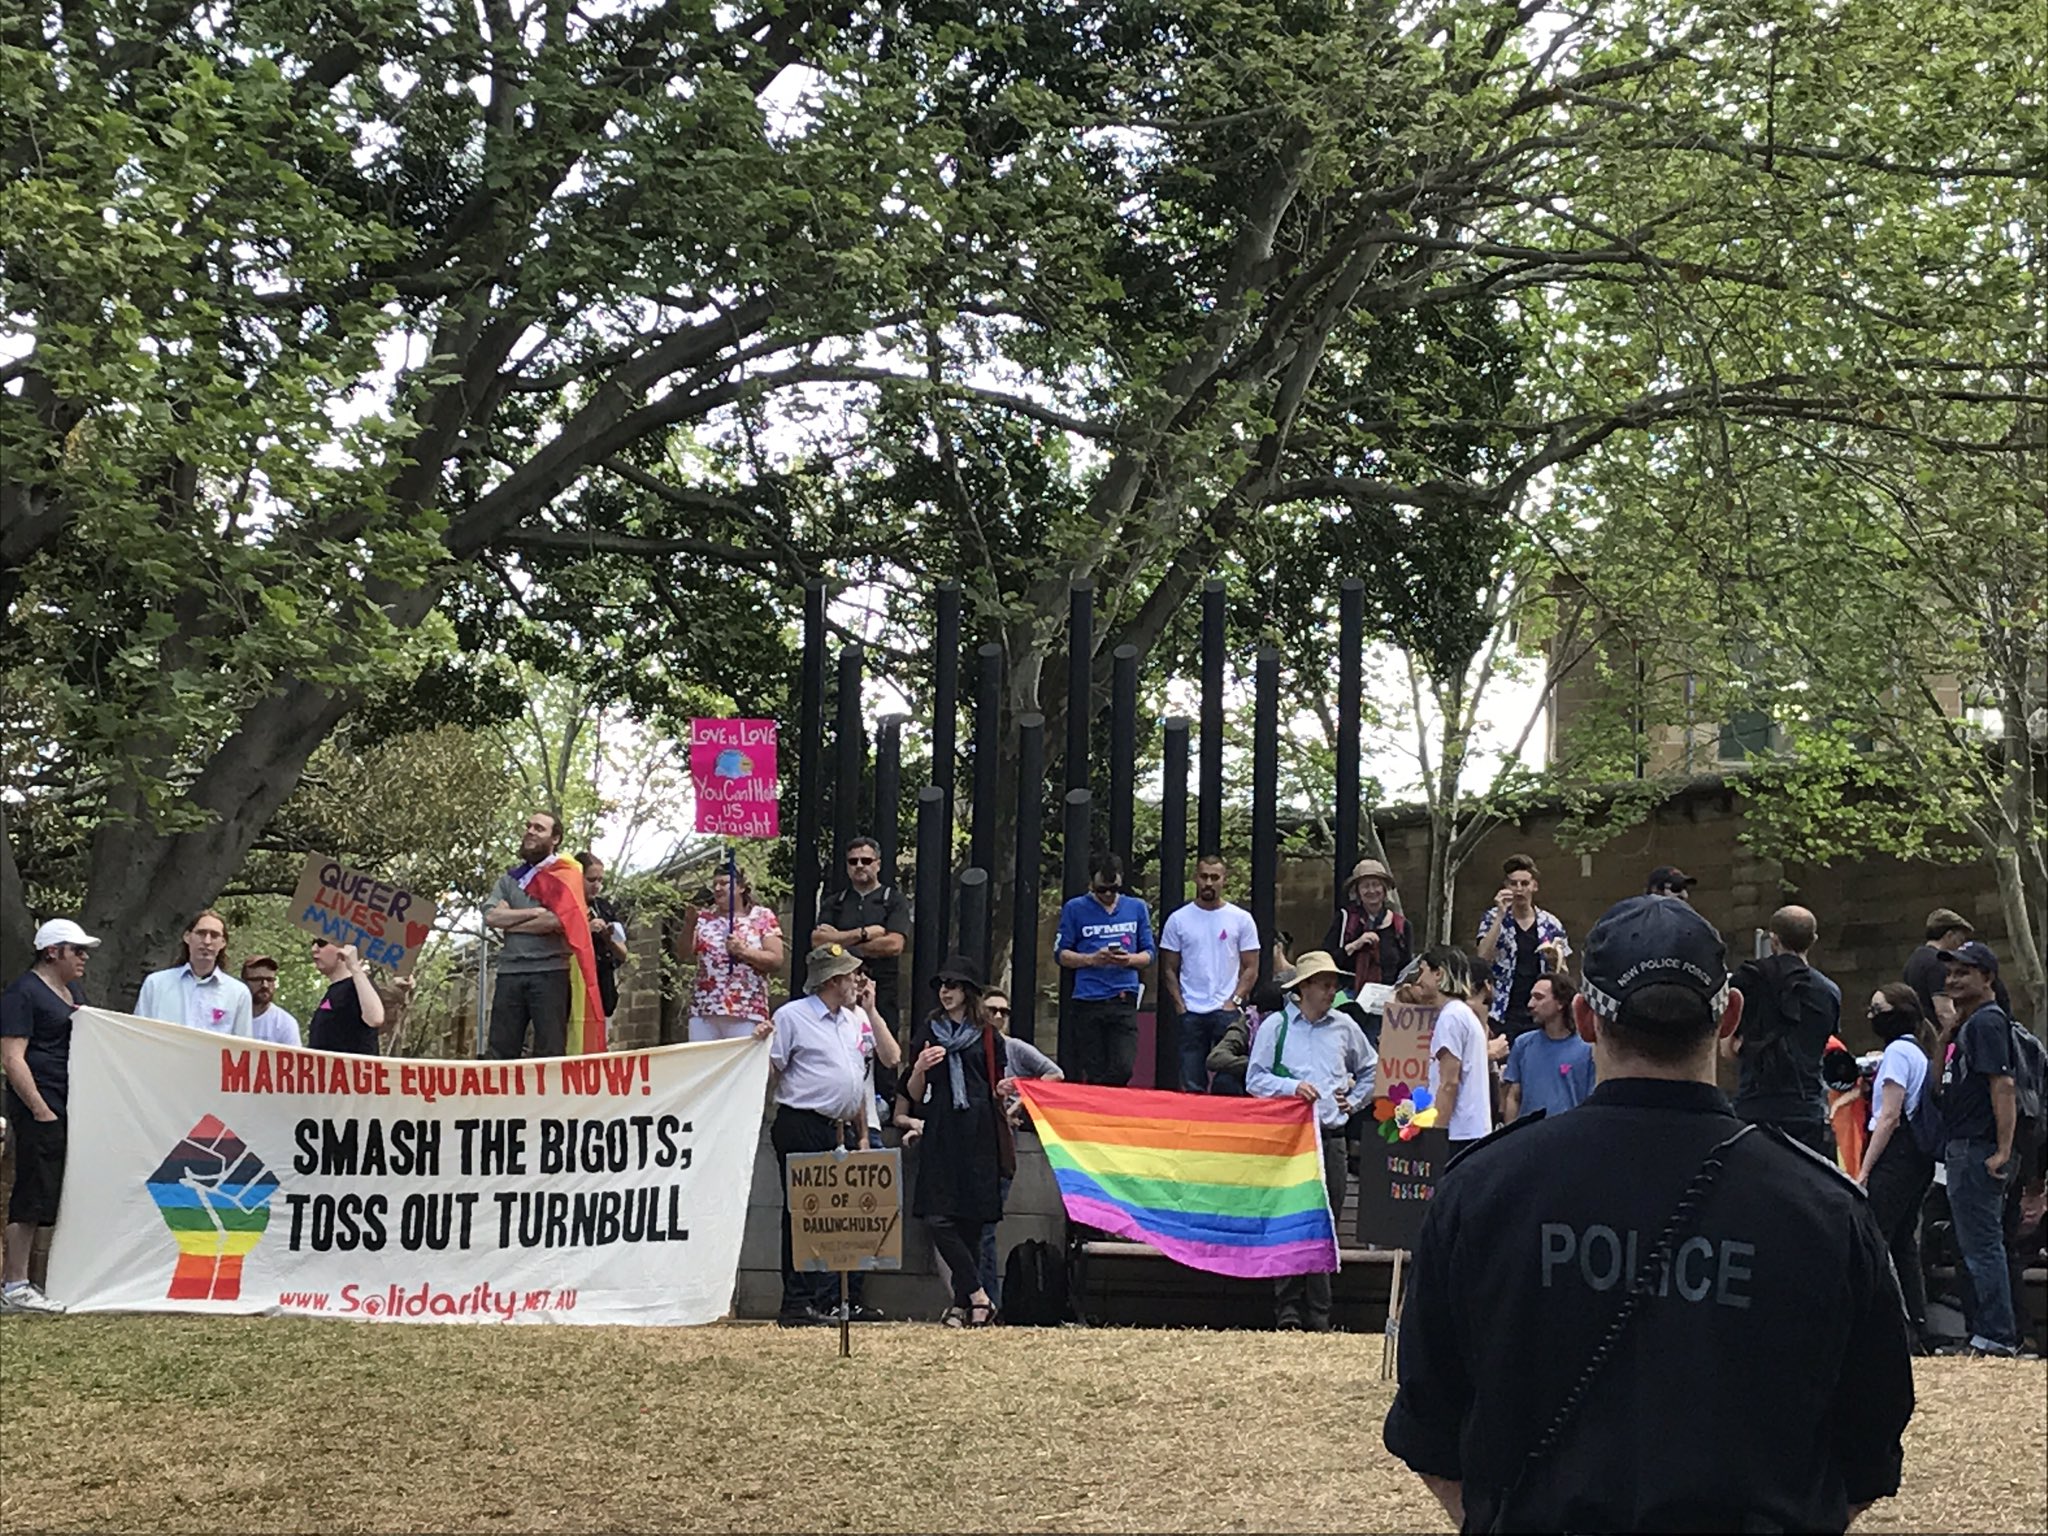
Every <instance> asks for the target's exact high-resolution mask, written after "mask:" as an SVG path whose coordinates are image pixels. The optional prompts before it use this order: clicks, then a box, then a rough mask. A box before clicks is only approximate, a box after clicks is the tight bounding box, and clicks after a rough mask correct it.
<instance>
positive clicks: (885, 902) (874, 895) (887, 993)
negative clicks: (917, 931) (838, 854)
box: [818, 885, 910, 1028]
mask: <svg viewBox="0 0 2048 1536" xmlns="http://www.w3.org/2000/svg"><path fill="white" fill-rule="evenodd" d="M818 921H819V922H820V923H822V924H823V925H824V926H825V927H827V928H838V929H842V930H855V929H860V928H871V929H879V930H881V931H882V932H885V933H900V934H902V935H903V937H904V938H905V939H906V940H907V939H908V938H909V937H910V908H909V907H907V906H905V905H904V902H903V893H902V892H900V891H898V890H897V889H896V887H895V886H893V885H877V886H876V887H875V888H874V889H873V890H871V891H869V892H868V893H867V894H866V895H862V894H861V893H860V892H859V891H856V890H855V889H854V888H853V887H852V886H850V885H849V886H847V887H846V888H845V889H843V890H838V891H834V892H833V893H832V894H831V895H830V896H827V897H826V898H825V901H824V905H823V906H821V907H820V908H819V909H818ZM908 947H909V946H908V945H907V944H906V945H905V948H906V949H907V948H908ZM851 948H852V949H853V951H854V953H855V954H859V953H860V946H859V945H858V944H855V945H852V946H851ZM861 969H862V970H863V971H865V972H866V973H867V974H868V975H870V976H872V977H874V979H875V1012H877V1013H879V1014H880V1015H881V1016H882V1017H883V1018H884V1019H886V1020H888V1022H889V1024H890V1026H891V1027H892V1028H894V1027H896V1026H898V1025H900V1024H901V1023H902V1022H903V1021H902V1019H901V1018H900V1017H899V1016H898V1014H897V1009H896V998H897V993H898V990H899V983H900V981H901V978H902V974H903V956H901V955H885V956H877V957H875V958H873V959H869V960H864V961H863V962H862V964H861Z"/></svg>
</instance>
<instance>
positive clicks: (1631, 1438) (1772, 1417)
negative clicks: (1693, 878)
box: [1385, 896, 1913, 1531]
mask: <svg viewBox="0 0 2048 1536" xmlns="http://www.w3.org/2000/svg"><path fill="white" fill-rule="evenodd" d="M1584 975H1585V981H1584V987H1583V990H1582V991H1581V993H1580V995H1579V997H1578V999H1577V1000H1576V1002H1575V1003H1574V1005H1573V1015H1574V1018H1575V1019H1576V1021H1577V1023H1578V1026H1579V1031H1580V1033H1581V1034H1582V1035H1584V1036H1585V1038H1586V1039H1587V1040H1589V1041H1590V1042H1592V1045H1593V1056H1594V1061H1595V1063H1596V1065H1597V1068H1598V1078H1599V1086H1598V1087H1597V1088H1595V1089H1594V1090H1593V1093H1592V1095H1591V1096H1590V1097H1589V1098H1588V1099H1587V1100H1586V1102H1585V1103H1584V1104H1583V1105H1581V1106H1580V1107H1579V1108H1578V1109H1577V1110H1575V1111H1573V1112H1572V1113H1571V1114H1569V1115H1561V1116H1559V1117H1558V1118H1557V1119H1555V1120H1551V1119H1547V1118H1545V1117H1542V1116H1531V1117H1529V1118H1527V1119H1523V1120H1518V1121H1515V1122H1514V1123H1513V1124H1511V1125H1509V1126H1507V1127H1506V1128H1504V1129H1502V1130H1500V1131H1497V1132H1495V1133H1494V1134H1493V1135H1492V1136H1490V1137H1488V1138H1486V1139H1485V1140H1483V1141H1480V1142H1477V1143H1475V1144H1474V1145H1473V1146H1472V1147H1470V1148H1469V1149H1467V1150H1466V1151H1465V1153H1464V1154H1463V1155H1461V1156H1459V1157H1457V1158H1454V1159H1453V1160H1452V1161H1451V1163H1450V1165H1449V1166H1448V1167H1447V1169H1446V1170H1445V1174H1444V1178H1443V1180H1442V1182H1441V1183H1440V1184H1439V1185H1438V1187H1437V1191H1436V1195H1435V1197H1434V1198H1433V1199H1432V1200H1431V1201H1430V1205H1429V1212H1428V1215H1427V1216H1426V1218H1425V1219H1424V1221H1423V1225H1422V1236H1421V1238H1420V1240H1419V1242H1418V1244H1417V1248H1416V1254H1415V1264H1414V1268H1413V1270H1412V1271H1411V1274H1412V1280H1411V1282H1410V1288H1409V1290H1408V1296H1407V1303H1406V1308H1405V1310H1404V1312H1403V1314H1402V1318H1401V1351H1400V1359H1401V1387H1400V1391H1399V1393H1398V1395H1397V1396H1396V1397H1395V1399H1394V1405H1393V1407H1392V1409H1391V1410H1390V1411H1389V1412H1388V1414H1387V1422H1386V1430H1385V1438H1386V1445H1387V1449H1388V1450H1390V1451H1391V1452H1393V1454H1394V1455H1395V1456H1397V1457H1399V1458H1400V1459H1401V1460H1402V1461H1405V1462H1406V1463H1407V1464H1408V1465H1409V1467H1410V1468H1412V1469H1413V1470H1414V1471H1415V1472H1416V1473H1418V1474H1419V1475H1420V1476H1421V1477H1422V1479H1423V1481H1424V1482H1425V1483H1427V1484H1428V1485H1429V1487H1430V1489H1431V1491H1432V1492H1434V1493H1435V1494H1436V1495H1437V1497H1438V1498H1439V1499H1440V1500H1441V1501H1442V1503H1443V1505H1444V1507H1445V1509H1447V1510H1448V1511H1449V1512H1450V1514H1451V1517H1452V1518H1453V1519H1455V1520H1458V1521H1460V1522H1461V1523H1462V1526H1463V1528H1464V1529H1465V1530H1468V1531H1480V1530H1551V1531H1559V1530H1563V1531H1618V1530H1639V1531H1678V1530H1692V1531H1700V1530H1726V1531H1828V1530H1832V1531H1839V1530H1842V1529H1844V1528H1845V1527H1846V1526H1847V1524H1848V1523H1849V1521H1851V1520H1852V1519H1854V1518H1855V1517H1856V1515H1857V1514H1859V1513H1860V1512H1861V1511H1862V1509H1863V1508H1864V1507H1865V1506H1866V1505H1868V1504H1869V1503H1871V1502H1872V1501H1873V1500H1875V1499H1880V1498H1884V1497H1887V1496H1889V1495H1891V1494H1893V1493H1896V1492H1897V1491H1898V1487H1899V1466H1900V1461H1901V1458H1902V1450H1901V1436H1902V1434H1903V1433H1904V1430H1905V1427H1906V1421H1907V1420H1908V1419H1909V1418H1910V1417H1911V1416H1912V1412H1913V1376H1912V1364H1911V1361H1910V1359H1909V1357H1908V1351H1907V1342H1906V1322H1905V1311H1904V1308H1903V1306H1902V1305H1901V1303H1900V1300H1899V1289H1898V1282H1897V1280H1896V1279H1895V1278H1894V1276H1893V1273H1892V1267H1891V1260H1890V1258H1889V1257H1888V1255H1887V1252H1886V1249H1885V1242H1884V1238H1883V1236H1882V1235H1881V1234H1880V1233H1879V1232H1878V1230H1877V1225H1876V1223H1875V1222H1874V1221H1873V1220H1872V1219H1871V1217H1870V1214H1869V1212H1868V1211H1867V1210H1866V1209H1865V1207H1864V1200H1863V1195H1862V1192H1861V1191H1860V1190H1858V1189H1857V1188H1856V1186H1855V1185H1854V1184H1852V1183H1851V1182H1850V1181H1849V1180H1848V1179H1846V1178H1844V1177H1843V1176H1842V1175H1841V1174H1840V1173H1839V1172H1837V1171H1836V1169H1835V1168H1834V1167H1833V1166H1832V1165H1831V1164H1829V1163H1827V1162H1826V1161H1824V1160H1823V1159H1821V1158H1819V1157H1818V1156H1816V1155H1814V1154H1813V1153H1812V1152H1809V1151H1807V1150H1806V1149H1805V1148H1803V1147H1800V1146H1799V1145H1797V1144H1796V1143H1795V1142H1793V1141H1791V1140H1790V1139H1789V1138H1787V1137H1785V1136H1783V1135H1782V1134H1781V1133H1779V1132H1777V1131H1775V1130H1772V1129H1770V1128H1768V1127H1763V1126H1745V1124H1744V1123H1743V1122H1742V1121H1741V1120H1738V1119H1737V1118H1736V1117H1735V1114H1734V1111H1733V1110H1732V1109H1731V1108H1730V1107H1729V1104H1728V1101H1727V1100H1726V1099H1725V1098H1723V1097H1722V1095H1721V1093H1720V1092H1719V1091H1718V1090H1717V1089H1716V1088H1715V1086H1714V1057H1715V1038H1716V1035H1717V1034H1719V1035H1726V1034H1728V1033H1729V1032H1731V1031H1732V1030H1733V1029H1734V1028H1735V1026H1736V1024H1737V1022H1738V1021H1739V1020H1740V1018H1741V1015H1742V998H1741V994H1739V993H1735V992H1731V991H1730V990H1729V988H1728V967H1727V961H1726V958H1725V955H1724V952H1723V950H1722V947H1721V936H1720V935H1719V934H1718V933H1716V932H1715V931H1714V929H1713V928H1712V926H1711V925H1709V924H1708V922H1707V921H1706V919H1705V918H1703V917H1701V916H1700V915H1699V914H1698V913H1697V912H1695V911H1694V910H1693V909H1692V908H1691V907H1690V906H1688V905H1687V904H1686V903H1684V902H1682V901H1671V900H1668V899H1666V898H1663V897H1657V896H1638V897H1634V898H1632V899H1631V900H1628V901H1624V902H1622V903H1621V904H1620V905H1619V906H1617V907H1615V908H1614V909H1613V910H1612V911H1610V912H1608V914H1607V915H1606V916H1605V917H1604V918H1602V919H1601V920H1600V923H1599V924H1598V926H1596V927H1595V928H1594V930H1593V933H1592V935H1591V937H1590V939H1589V941H1588V944H1587V949H1586V958H1585V969H1584Z"/></svg>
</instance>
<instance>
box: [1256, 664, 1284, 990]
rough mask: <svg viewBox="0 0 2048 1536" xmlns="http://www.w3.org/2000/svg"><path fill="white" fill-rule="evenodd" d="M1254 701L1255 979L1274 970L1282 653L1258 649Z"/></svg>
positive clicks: (1278, 835) (1268, 974) (1265, 975)
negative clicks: (1256, 975)
mask: <svg viewBox="0 0 2048 1536" xmlns="http://www.w3.org/2000/svg"><path fill="white" fill-rule="evenodd" d="M1253 678H1254V681H1253V692H1254V702H1253V706H1252V921H1253V922H1255V923H1257V924H1258V927H1259V980H1261V981H1267V980H1270V979H1271V978H1272V975H1273V931H1274V911H1275V907H1276V905H1277V901H1278V896H1279V891H1278V890H1277V887H1278V885H1279V882H1280V826H1279V807H1278V805H1277V803H1276V802H1277V801H1278V799H1279V795H1280V653H1279V652H1278V651H1276V650H1274V649H1273V648H1272V647H1271V646H1261V647H1260V648H1259V658H1258V663H1257V666H1256V669H1255V671H1254V674H1253Z"/></svg>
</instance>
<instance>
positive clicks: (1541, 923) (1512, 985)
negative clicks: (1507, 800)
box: [1478, 853, 1572, 1040]
mask: <svg viewBox="0 0 2048 1536" xmlns="http://www.w3.org/2000/svg"><path fill="white" fill-rule="evenodd" d="M1501 874H1502V877H1503V878H1502V883H1501V888H1500V890H1499V891H1498V892H1496V893H1495V895H1494V898H1493V905H1492V906H1491V907H1490V908H1488V909H1487V910H1486V912H1485V913H1484V914H1482V915H1481V917H1480V919H1479V944H1478V952H1479V964H1480V966H1481V967H1482V968H1483V969H1485V970H1487V971H1490V972H1491V973H1492V975H1493V1003H1492V1005H1491V1006H1490V1007H1489V1008H1488V1009H1487V1013H1488V1016H1489V1017H1490V1019H1491V1021H1492V1023H1493V1026H1494V1028H1495V1029H1497V1030H1499V1031H1500V1032H1501V1033H1502V1034H1504V1035H1506V1036H1507V1038H1508V1039H1509V1040H1513V1039H1514V1037H1515V1036H1517V1035H1519V1034H1521V1033H1523V1032H1524V1031H1525V1030H1530V1029H1534V1028H1536V1019H1535V1016H1534V1015H1533V1014H1531V1013H1530V1012H1529V993H1530V991H1531V990H1532V989H1533V988H1534V987H1535V985H1536V979H1537V978H1538V977H1539V976H1556V975H1560V974H1562V973H1563V971H1564V968H1565V966H1564V963H1565V960H1566V959H1567V958H1568V957H1569V956H1570V954H1571V952H1572V945H1571V940H1570V939H1569V938H1568V937H1566V935H1565V931H1564V924H1563V923H1561V922H1559V921H1558V920H1557V918H1556V916H1555V915H1554V914H1552V913H1549V912H1546V911H1544V910H1543V909H1542V908H1541V907H1539V906H1537V905H1536V890H1537V882H1536V861H1535V860H1534V859H1532V858H1530V857H1529V856H1528V855H1527V854H1526V853H1518V854H1515V855H1513V856H1511V857H1510V858H1509V859H1507V860H1506V861H1505V862H1504V863H1503V864H1502V865H1501Z"/></svg>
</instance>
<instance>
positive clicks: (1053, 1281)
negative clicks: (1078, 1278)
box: [1003, 1237, 1068, 1328]
mask: <svg viewBox="0 0 2048 1536" xmlns="http://www.w3.org/2000/svg"><path fill="white" fill-rule="evenodd" d="M1067 1313H1068V1301H1067V1261H1066V1256H1065V1255H1063V1254H1062V1253H1061V1252H1060V1251H1059V1249H1057V1248H1055V1247H1054V1246H1053V1245H1052V1244H1051V1243H1049V1242H1047V1241H1046V1240H1045V1239H1044V1238H1042V1237H1034V1238H1030V1239H1027V1240H1026V1241H1024V1242H1021V1243H1019V1244H1018V1245H1017V1246H1016V1247H1014V1248H1012V1249H1011V1250H1010V1258H1009V1261H1008V1262H1007V1263H1006V1264H1004V1266H1003V1321H1004V1322H1006V1323H1015V1324H1017V1325H1018V1326H1019V1327H1022V1328H1057V1327H1059V1325H1060V1324H1061V1323H1064V1322H1065V1321H1066V1320H1067Z"/></svg>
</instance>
